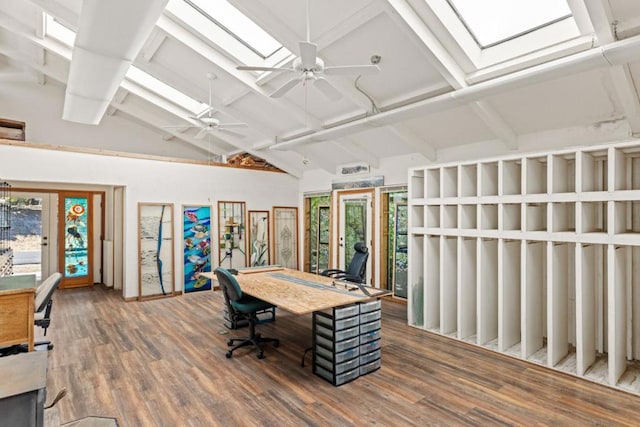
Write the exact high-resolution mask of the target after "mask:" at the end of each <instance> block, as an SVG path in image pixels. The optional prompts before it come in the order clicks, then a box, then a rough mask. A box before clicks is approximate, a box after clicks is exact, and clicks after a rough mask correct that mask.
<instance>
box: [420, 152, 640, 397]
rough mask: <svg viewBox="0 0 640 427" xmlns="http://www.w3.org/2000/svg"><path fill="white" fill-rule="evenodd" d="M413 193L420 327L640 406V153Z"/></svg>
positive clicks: (431, 178)
mask: <svg viewBox="0 0 640 427" xmlns="http://www.w3.org/2000/svg"><path fill="white" fill-rule="evenodd" d="M409 183H410V184H409V205H410V207H411V208H410V209H409V228H410V238H409V277H410V286H409V304H408V310H409V313H408V321H409V324H410V325H412V326H415V327H418V328H421V329H426V330H428V331H431V332H434V333H438V334H442V335H446V336H448V337H451V338H454V339H459V340H463V341H465V342H470V343H473V344H476V345H479V346H483V347H486V348H489V349H491V350H494V351H497V352H501V353H504V354H508V355H511V356H515V357H519V358H522V359H525V360H529V361H531V362H534V363H539V364H542V365H545V366H548V367H551V368H554V369H557V370H560V371H563V372H567V373H571V374H574V375H577V376H580V377H584V378H587V379H590V380H593V381H598V382H602V383H604V384H607V385H610V386H614V387H618V388H622V389H625V390H627V391H631V392H633V393H636V394H640V385H639V384H640V273H638V271H639V270H640V142H635V141H634V142H624V143H619V144H611V145H603V146H590V147H583V148H577V149H571V150H558V151H553V152H547V153H535V154H521V155H518V156H508V157H507V156H505V157H500V158H493V159H482V160H480V161H475V162H463V163H447V164H437V165H429V166H425V167H419V168H413V169H411V170H410V171H409Z"/></svg>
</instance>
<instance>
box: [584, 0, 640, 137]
mask: <svg viewBox="0 0 640 427" xmlns="http://www.w3.org/2000/svg"><path fill="white" fill-rule="evenodd" d="M584 5H585V6H586V9H587V12H588V14H589V17H590V18H591V22H592V24H593V27H594V29H595V31H596V36H597V37H598V42H599V44H600V45H605V44H608V43H612V42H614V41H616V34H615V33H614V28H613V22H614V17H613V12H612V11H611V8H610V7H609V4H608V2H603V1H601V0H584ZM609 76H610V77H611V81H612V82H613V86H614V88H615V96H616V98H617V100H618V101H619V102H620V104H621V105H622V109H623V110H624V114H625V116H626V119H627V122H628V123H629V127H630V128H631V133H632V134H638V133H640V100H639V99H638V89H637V87H636V85H635V83H634V81H633V77H632V76H631V70H630V69H629V64H622V65H614V66H612V67H610V68H609Z"/></svg>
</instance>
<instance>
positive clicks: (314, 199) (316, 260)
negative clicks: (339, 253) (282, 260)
mask: <svg viewBox="0 0 640 427" xmlns="http://www.w3.org/2000/svg"><path fill="white" fill-rule="evenodd" d="M304 201H305V203H304V211H305V212H304V213H305V239H304V240H305V258H304V259H305V262H304V271H308V272H311V273H315V274H320V273H321V272H322V271H324V270H326V269H327V268H329V259H330V256H331V255H330V254H331V245H330V239H331V229H330V224H331V195H318V196H305V199H304Z"/></svg>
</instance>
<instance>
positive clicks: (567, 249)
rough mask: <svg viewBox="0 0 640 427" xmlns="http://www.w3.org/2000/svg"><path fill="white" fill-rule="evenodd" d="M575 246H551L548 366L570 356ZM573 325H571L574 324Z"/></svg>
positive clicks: (549, 250) (548, 260)
mask: <svg viewBox="0 0 640 427" xmlns="http://www.w3.org/2000/svg"><path fill="white" fill-rule="evenodd" d="M574 247H575V245H574V244H572V243H553V242H549V243H548V244H547V266H548V269H547V287H548V288H547V289H548V296H547V316H548V320H547V321H548V325H549V328H548V335H547V352H548V365H549V366H551V367H553V366H556V365H557V364H558V363H560V361H562V359H564V358H565V357H566V356H567V355H568V354H569V348H570V341H569V328H570V324H572V323H573V319H571V316H570V315H569V314H570V312H571V310H569V307H570V297H569V296H570V288H572V287H575V267H574V266H575V249H574ZM570 322H571V323H570Z"/></svg>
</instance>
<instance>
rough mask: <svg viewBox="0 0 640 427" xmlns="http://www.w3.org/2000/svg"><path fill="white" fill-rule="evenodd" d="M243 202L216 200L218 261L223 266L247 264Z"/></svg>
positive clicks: (230, 266) (242, 265)
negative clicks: (218, 243)
mask: <svg viewBox="0 0 640 427" xmlns="http://www.w3.org/2000/svg"><path fill="white" fill-rule="evenodd" d="M245 214H246V211H245V204H244V202H218V233H219V239H220V250H219V252H218V262H219V265H220V267H223V268H234V269H235V268H242V267H246V266H247V248H246V245H247V236H246V234H247V233H246V231H247V230H246V228H247V227H246V219H245Z"/></svg>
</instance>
